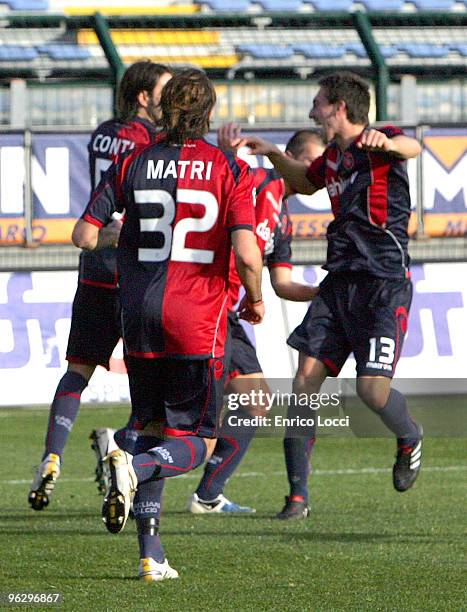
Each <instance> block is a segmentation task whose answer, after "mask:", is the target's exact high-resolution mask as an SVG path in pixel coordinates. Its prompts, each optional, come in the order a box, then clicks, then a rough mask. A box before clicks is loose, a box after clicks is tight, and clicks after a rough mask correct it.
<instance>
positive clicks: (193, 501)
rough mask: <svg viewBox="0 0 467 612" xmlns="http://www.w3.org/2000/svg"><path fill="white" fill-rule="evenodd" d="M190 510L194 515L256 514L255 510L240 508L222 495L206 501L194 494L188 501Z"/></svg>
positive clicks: (246, 507)
mask: <svg viewBox="0 0 467 612" xmlns="http://www.w3.org/2000/svg"><path fill="white" fill-rule="evenodd" d="M188 510H189V512H191V513H192V514H253V513H254V512H256V510H255V508H250V507H248V506H240V505H239V504H236V503H235V502H232V501H230V500H229V499H227V497H225V495H222V493H221V494H220V495H218V496H217V497H216V498H215V499H213V500H211V501H204V500H203V499H200V497H199V496H198V495H197V494H196V493H193V495H192V496H191V497H190V499H189V500H188Z"/></svg>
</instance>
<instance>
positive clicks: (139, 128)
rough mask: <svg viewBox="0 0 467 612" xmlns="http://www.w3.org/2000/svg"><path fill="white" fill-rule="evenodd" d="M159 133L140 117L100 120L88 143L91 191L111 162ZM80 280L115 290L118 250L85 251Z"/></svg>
mask: <svg viewBox="0 0 467 612" xmlns="http://www.w3.org/2000/svg"><path fill="white" fill-rule="evenodd" d="M156 133H157V128H156V127H155V125H154V124H153V123H151V122H150V121H146V120H145V119H140V118H139V117H138V118H136V119H134V120H133V121H130V122H128V123H122V122H121V121H119V120H118V119H110V120H109V121H104V123H101V124H100V125H99V126H98V127H97V129H96V130H95V131H94V132H93V134H92V135H91V140H90V141H89V144H88V154H89V156H88V158H89V176H90V179H91V193H92V192H93V191H94V190H95V188H96V187H97V185H98V184H99V182H100V180H101V178H102V175H103V174H104V173H105V172H106V170H107V169H108V168H109V167H110V165H111V164H112V163H114V162H115V161H116V160H117V159H118V158H119V157H121V156H125V155H128V154H129V153H130V152H131V151H133V150H134V148H135V147H136V146H140V145H146V144H149V143H150V142H152V141H153V140H154V138H155V137H156ZM79 281H80V282H81V283H84V284H86V285H93V286H96V287H104V288H107V289H114V288H115V287H116V286H117V256H116V250H115V249H114V248H112V247H109V248H107V249H100V250H99V251H82V252H81V255H80V262H79Z"/></svg>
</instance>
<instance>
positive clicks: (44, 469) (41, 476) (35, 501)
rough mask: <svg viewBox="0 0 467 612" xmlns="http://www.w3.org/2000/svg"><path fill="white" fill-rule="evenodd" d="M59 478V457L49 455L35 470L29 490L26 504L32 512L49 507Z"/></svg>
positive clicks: (52, 454)
mask: <svg viewBox="0 0 467 612" xmlns="http://www.w3.org/2000/svg"><path fill="white" fill-rule="evenodd" d="M59 476H60V457H59V456H58V455H56V454H55V453H49V454H48V455H47V457H46V458H45V459H44V461H43V462H42V463H41V464H40V466H39V467H38V468H37V470H36V473H35V475H34V480H33V481H32V484H31V488H30V489H29V495H28V502H29V504H30V506H31V508H32V509H33V510H43V509H44V508H45V507H46V506H48V505H49V502H50V496H51V495H52V491H53V490H54V487H55V483H56V482H57V478H58V477H59Z"/></svg>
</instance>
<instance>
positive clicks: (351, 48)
mask: <svg viewBox="0 0 467 612" xmlns="http://www.w3.org/2000/svg"><path fill="white" fill-rule="evenodd" d="M345 48H346V50H347V52H348V53H354V54H355V55H356V56H357V57H368V55H367V52H366V49H365V47H364V46H363V45H362V43H348V44H347V45H345Z"/></svg>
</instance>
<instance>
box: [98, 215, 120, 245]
mask: <svg viewBox="0 0 467 612" xmlns="http://www.w3.org/2000/svg"><path fill="white" fill-rule="evenodd" d="M122 225H123V223H122V221H121V220H120V219H112V221H111V222H110V223H108V224H107V225H105V226H104V227H102V228H101V229H100V230H99V234H100V240H101V242H102V244H103V245H104V244H105V246H111V247H115V248H116V247H117V246H118V239H119V238H120V232H121V230H122Z"/></svg>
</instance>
